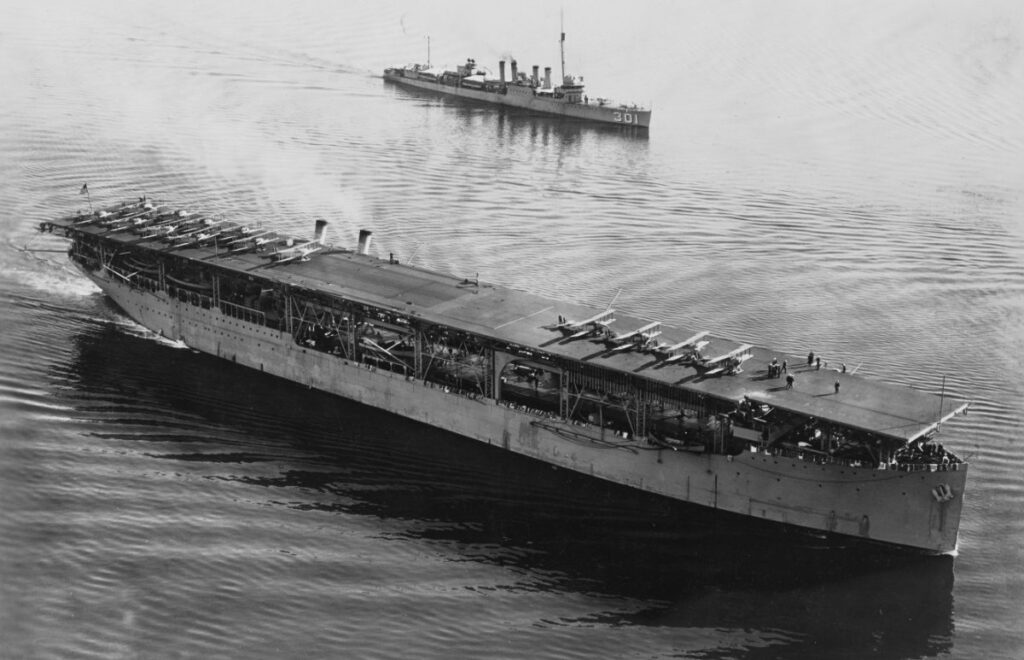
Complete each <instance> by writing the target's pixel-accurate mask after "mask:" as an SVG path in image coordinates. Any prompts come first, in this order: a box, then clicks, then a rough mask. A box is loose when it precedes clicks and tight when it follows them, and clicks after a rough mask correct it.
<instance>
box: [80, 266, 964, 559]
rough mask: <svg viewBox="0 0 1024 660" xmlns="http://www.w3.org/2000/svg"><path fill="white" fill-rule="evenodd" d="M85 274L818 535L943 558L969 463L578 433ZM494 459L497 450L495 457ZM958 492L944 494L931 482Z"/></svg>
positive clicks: (282, 351) (391, 391) (377, 403)
mask: <svg viewBox="0 0 1024 660" xmlns="http://www.w3.org/2000/svg"><path fill="white" fill-rule="evenodd" d="M82 270H83V272H84V273H85V274H86V275H87V276H88V277H89V279H91V280H92V281H93V282H94V283H95V284H96V285H97V286H98V287H100V288H101V289H102V290H103V291H104V293H105V294H106V295H107V296H109V297H110V299H111V300H113V301H114V302H115V303H116V304H117V305H118V306H119V307H120V308H121V309H122V310H124V312H125V313H126V314H127V315H128V316H129V317H131V318H132V319H133V320H134V321H136V322H137V323H139V324H141V325H142V326H145V327H146V328H148V329H150V330H151V331H153V332H155V333H158V334H160V335H162V336H164V337H167V338H170V339H173V340H180V341H182V342H184V343H185V344H186V345H187V346H189V347H190V348H192V349H195V350H197V351H201V352H204V353H207V354H210V355H213V356H216V357H219V358H222V359H225V360H230V361H231V362H233V363H236V364H239V365H244V366H246V367H249V368H252V369H254V370H257V371H260V372H263V373H268V374H273V375H275V376H279V377H282V378H285V379H288V380H290V381H293V382H295V383H298V384H301V385H305V386H308V387H311V388H316V389H318V390H322V391H325V392H329V393H332V394H335V395H338V396H341V397H345V398H347V399H351V400H353V401H357V402H360V403H363V404H366V405H369V406H373V407H375V408H379V409H382V410H385V411H388V412H390V413H393V414H396V415H400V416H403V417H406V418H409V419H412V420H416V421H418V422H422V423H424V424H428V425H431V426H434V427H437V428H441V429H444V430H447V431H450V432H452V433H455V434H458V435H461V436H464V437H466V438H469V439H472V440H475V441H478V442H482V443H485V444H488V445H491V446H493V447H495V449H496V450H499V451H511V452H515V453H518V454H522V455H524V456H528V457H531V458H534V459H537V460H539V461H543V462H545V463H549V464H552V465H556V466H559V467H561V468H565V469H569V470H574V471H576V472H580V473H583V474H587V475H591V476H593V477H595V478H599V479H604V480H607V481H610V482H614V483H617V484H622V485H624V486H628V487H632V488H637V489H640V490H643V491H647V492H650V493H655V494H658V495H661V496H665V497H669V498H672V499H674V500H678V501H682V502H689V503H693V504H696V505H700V506H705V507H710V508H713V509H718V510H722V511H728V512H732V513H735V514H740V515H743V516H750V517H752V518H758V519H765V520H771V521H776V522H779V523H784V524H788V525H794V526H797V527H801V528H805V529H808V530H815V531H817V532H822V533H828V534H835V535H845V536H849V537H853V538H858V539H867V540H871V541H877V542H882V543H886V544H891V545H893V546H900V547H902V548H905V549H910V550H914V551H919V552H924V553H928V554H950V553H953V552H955V550H956V547H957V530H958V527H959V520H960V514H961V508H962V503H963V497H962V495H963V493H964V488H965V482H966V476H967V465H966V464H960V465H958V466H956V469H947V470H943V471H932V470H920V471H912V472H904V471H897V470H893V469H878V468H872V467H863V468H858V467H850V466H848V465H839V464H829V463H822V464H819V463H817V462H814V461H811V460H807V459H806V458H802V457H796V456H789V457H787V456H783V455H781V454H776V453H773V452H772V451H770V450H762V451H751V449H750V448H747V449H746V450H744V451H741V452H740V453H737V454H735V455H726V454H721V453H711V452H707V453H703V452H701V453H698V452H689V451H674V450H672V449H670V448H657V447H645V446H642V445H640V444H636V443H620V442H614V441H611V440H610V438H608V437H607V436H605V434H604V432H603V431H602V430H600V429H597V430H595V429H591V428H581V427H579V426H577V425H573V424H570V423H567V422H566V421H564V420H559V419H555V418H550V417H544V416H538V415H536V414H533V413H531V412H524V411H522V410H519V409H517V408H516V407H510V406H508V405H502V404H501V403H500V402H498V401H496V400H495V399H492V398H488V397H467V396H461V395H457V394H453V393H451V392H448V391H447V388H443V387H439V386H437V385H434V384H430V383H426V382H424V381H421V380H418V379H415V378H410V377H409V376H405V375H402V374H399V373H395V372H392V371H387V370H378V369H375V368H373V367H368V366H367V365H365V364H360V363H356V362H353V361H349V360H344V359H339V358H337V357H336V356H333V355H327V354H324V353H322V352H320V351H316V350H313V349H310V348H306V347H303V346H302V345H300V344H297V343H296V342H295V341H294V340H293V337H292V336H291V335H290V334H289V333H288V332H287V331H285V330H283V329H275V328H270V327H267V326H266V325H265V324H261V323H253V322H249V321H246V320H244V319H240V318H237V315H229V314H226V313H224V312H223V311H222V310H221V309H220V308H218V307H216V306H213V307H210V308H209V309H207V308H203V307H202V306H197V305H193V304H189V303H187V302H184V301H182V300H181V299H179V298H176V297H172V296H171V295H169V294H168V293H166V292H162V291H150V290H145V289H143V288H139V287H137V286H135V285H134V284H133V283H132V282H130V281H127V280H125V279H123V278H121V277H118V276H113V275H111V273H110V272H108V271H107V270H104V269H91V268H82ZM495 456H496V460H500V454H496V455H495ZM939 488H948V489H951V491H952V492H953V493H955V494H956V497H953V498H952V499H946V500H945V501H940V499H939V498H936V497H935V496H934V493H935V492H936V489H939Z"/></svg>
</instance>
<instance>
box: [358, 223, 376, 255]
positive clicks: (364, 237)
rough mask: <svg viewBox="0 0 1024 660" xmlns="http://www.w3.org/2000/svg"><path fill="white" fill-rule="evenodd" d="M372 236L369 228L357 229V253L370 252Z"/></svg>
mask: <svg viewBox="0 0 1024 660" xmlns="http://www.w3.org/2000/svg"><path fill="white" fill-rule="evenodd" d="M371 238H373V232H372V231H370V230H369V229H360V230H359V248H358V249H357V250H356V252H358V253H359V254H369V253H370V239H371Z"/></svg>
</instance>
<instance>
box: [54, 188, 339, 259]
mask: <svg viewBox="0 0 1024 660" xmlns="http://www.w3.org/2000/svg"><path fill="white" fill-rule="evenodd" d="M74 224H75V225H76V226H80V225H88V224H96V225H99V226H101V227H103V228H104V229H106V232H105V233H107V234H113V233H117V232H131V233H132V234H135V235H137V236H139V239H138V241H136V242H139V243H141V242H143V241H153V240H159V241H162V242H164V243H167V244H168V245H169V248H167V249H184V248H198V247H209V246H213V247H214V248H215V249H216V250H217V251H218V252H220V253H222V254H241V253H243V252H259V253H260V254H261V255H262V256H264V257H266V258H268V259H270V260H271V261H272V262H274V263H277V264H283V263H287V262H290V261H304V260H306V259H308V258H309V257H310V255H312V254H313V253H315V252H318V251H320V250H323V249H324V247H325V245H324V236H325V226H326V222H324V221H323V220H318V221H317V225H316V236H315V237H314V239H313V240H312V241H307V242H305V243H294V241H293V239H291V238H288V237H285V236H281V235H279V234H278V233H276V232H273V231H270V230H265V229H262V228H261V227H256V226H242V225H238V224H236V223H232V222H228V221H226V220H214V219H212V218H209V217H206V216H201V215H198V214H195V213H189V212H187V211H181V210H176V211H175V210H170V209H169V208H168V207H165V206H159V205H155V204H152V203H151V202H149V201H147V200H146V198H144V197H143V198H141V199H139V201H138V202H136V203H133V204H128V205H125V206H121V207H118V208H116V209H113V210H103V211H99V212H98V213H95V214H91V215H89V216H88V217H85V218H82V219H80V220H77V221H75V223H74ZM221 251H223V252H221Z"/></svg>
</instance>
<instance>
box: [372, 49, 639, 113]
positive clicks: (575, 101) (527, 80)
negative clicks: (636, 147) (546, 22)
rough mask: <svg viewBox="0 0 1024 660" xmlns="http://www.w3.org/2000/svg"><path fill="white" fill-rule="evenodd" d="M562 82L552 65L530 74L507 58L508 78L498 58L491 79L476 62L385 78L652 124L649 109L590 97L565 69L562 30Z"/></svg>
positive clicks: (537, 108) (408, 69) (399, 71)
mask: <svg viewBox="0 0 1024 660" xmlns="http://www.w3.org/2000/svg"><path fill="white" fill-rule="evenodd" d="M561 43H562V83H561V84H560V85H553V84H552V81H551V67H545V68H544V75H543V77H541V75H540V67H539V66H534V67H533V71H532V73H530V74H527V73H526V72H525V71H520V70H519V67H518V63H517V62H516V60H514V59H513V60H511V61H510V62H509V65H510V66H509V72H508V73H509V74H510V75H508V76H506V69H505V60H501V61H499V62H498V70H499V76H498V78H492V77H490V76H489V74H487V73H486V72H485V71H483V70H482V69H479V68H477V65H476V60H473V59H467V60H466V63H465V64H463V65H459V66H458V67H456V68H455V69H454V70H450V69H445V68H443V67H433V66H431V65H430V64H429V56H428V63H427V64H409V65H406V66H399V67H390V68H387V69H385V70H384V79H385V80H388V81H391V82H393V83H397V84H400V85H405V86H408V87H416V88H418V89H425V90H429V91H432V92H436V93H438V94H443V95H446V96H454V97H458V98H464V99H472V100H474V101H483V102H485V103H493V104H496V105H504V106H510V107H514V108H522V109H525V110H527V111H529V112H536V113H542V114H547V115H557V116H561V117H568V118H572V119H580V120H584V121H592V122H600V123H602V124H617V125H619V126H631V127H636V128H640V129H647V128H649V127H650V125H651V110H650V108H644V107H642V106H639V105H636V104H623V103H616V102H614V101H611V100H609V99H605V98H599V97H595V98H591V97H590V96H589V95H588V94H587V93H586V91H585V88H584V85H583V78H582V77H581V76H573V75H566V73H565V50H564V45H565V33H564V32H563V33H562V40H561Z"/></svg>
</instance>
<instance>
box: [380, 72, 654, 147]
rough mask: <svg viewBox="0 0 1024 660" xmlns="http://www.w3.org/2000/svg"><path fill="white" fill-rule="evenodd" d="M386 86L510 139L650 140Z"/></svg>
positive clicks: (630, 129) (631, 129)
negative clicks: (482, 122)
mask: <svg viewBox="0 0 1024 660" xmlns="http://www.w3.org/2000/svg"><path fill="white" fill-rule="evenodd" d="M383 85H384V87H385V89H387V90H389V91H391V93H392V94H393V95H394V97H395V98H396V99H398V100H400V101H409V102H420V103H430V104H436V103H441V104H443V105H444V107H446V108H448V109H450V110H451V111H452V112H453V113H455V116H457V117H459V118H460V119H462V120H464V121H467V122H468V121H470V120H475V119H479V118H484V120H485V123H486V124H487V126H488V127H491V128H493V129H495V130H498V131H500V132H502V133H508V134H509V135H510V136H512V135H516V134H520V133H524V134H529V135H530V136H533V137H537V136H538V135H542V136H544V137H558V138H562V139H563V140H564V141H566V142H568V143H574V142H576V141H577V140H579V139H580V138H581V137H583V136H597V137H601V138H613V139H620V140H625V141H630V142H636V143H640V144H644V143H646V142H648V140H649V139H650V130H649V129H646V128H639V127H637V126H618V125H615V124H604V123H601V122H594V121H587V120H583V119H575V118H572V117H560V116H557V115H548V114H543V113H537V112H531V111H530V110H527V109H526V108H516V107H511V106H503V105H494V104H491V103H487V102H486V101H479V100H477V99H468V98H459V97H454V96H448V95H447V94H443V93H441V92H435V91H432V90H429V89H419V88H415V87H406V86H404V85H399V84H397V83H393V82H391V81H390V80H384V81H383ZM492 124H493V126H492ZM485 130H486V129H485Z"/></svg>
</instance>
